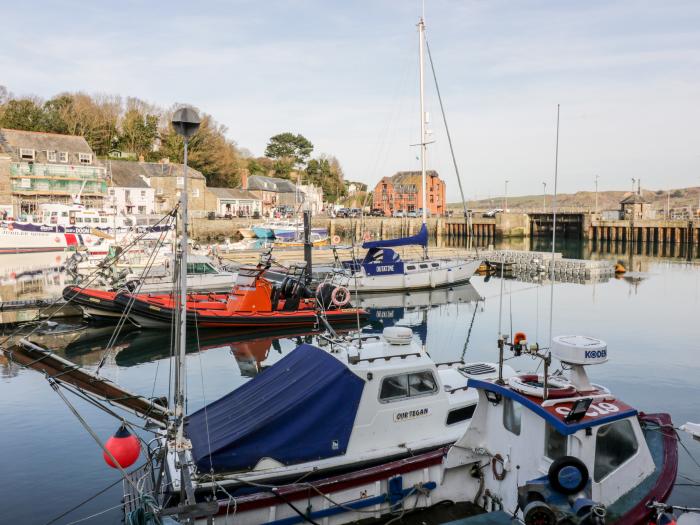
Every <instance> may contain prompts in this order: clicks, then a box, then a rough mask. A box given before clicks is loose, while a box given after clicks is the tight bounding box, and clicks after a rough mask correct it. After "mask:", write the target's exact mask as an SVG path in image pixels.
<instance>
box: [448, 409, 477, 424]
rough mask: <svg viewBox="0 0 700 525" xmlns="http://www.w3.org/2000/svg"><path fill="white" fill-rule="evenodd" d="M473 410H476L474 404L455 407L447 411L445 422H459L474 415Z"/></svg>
mask: <svg viewBox="0 0 700 525" xmlns="http://www.w3.org/2000/svg"><path fill="white" fill-rule="evenodd" d="M474 410H476V405H467V406H465V407H462V408H455V409H454V410H450V411H449V412H448V413H447V421H446V423H445V424H447V425H454V424H455V423H460V422H462V421H466V420H467V419H471V418H472V416H473V415H474Z"/></svg>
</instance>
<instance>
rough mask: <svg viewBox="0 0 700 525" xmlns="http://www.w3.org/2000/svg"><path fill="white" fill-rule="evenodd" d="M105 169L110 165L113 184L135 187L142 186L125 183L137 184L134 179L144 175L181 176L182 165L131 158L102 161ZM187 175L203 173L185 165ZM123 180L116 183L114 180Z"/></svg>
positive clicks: (196, 177) (148, 176) (191, 177)
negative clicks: (139, 160) (140, 160)
mask: <svg viewBox="0 0 700 525" xmlns="http://www.w3.org/2000/svg"><path fill="white" fill-rule="evenodd" d="M104 165H105V167H106V168H107V169H109V168H110V167H111V170H112V178H113V180H115V184H114V185H115V186H126V187H130V188H137V187H142V186H127V184H131V183H134V184H137V180H136V179H141V181H142V182H143V179H142V178H141V177H146V178H147V179H150V178H151V177H182V176H183V165H182V164H178V163H173V162H137V161H133V160H108V161H104ZM187 176H188V177H189V178H190V179H203V178H204V175H202V173H201V172H200V171H199V170H196V169H194V168H193V167H191V166H188V167H187ZM117 180H119V181H123V183H122V182H119V183H117V182H116V181H117ZM143 184H144V185H143V187H147V186H148V184H147V183H145V182H144V183H143Z"/></svg>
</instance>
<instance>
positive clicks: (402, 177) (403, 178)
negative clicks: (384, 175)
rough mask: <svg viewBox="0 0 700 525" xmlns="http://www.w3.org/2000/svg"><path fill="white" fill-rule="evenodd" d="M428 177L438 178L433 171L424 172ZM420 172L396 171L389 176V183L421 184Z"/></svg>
mask: <svg viewBox="0 0 700 525" xmlns="http://www.w3.org/2000/svg"><path fill="white" fill-rule="evenodd" d="M425 174H426V175H427V176H428V177H438V178H439V177H440V176H439V175H438V173H437V171H435V170H428V171H426V172H425ZM421 177H422V176H421V172H420V171H397V172H396V173H395V174H394V175H392V176H391V182H393V183H394V184H417V185H420V183H421Z"/></svg>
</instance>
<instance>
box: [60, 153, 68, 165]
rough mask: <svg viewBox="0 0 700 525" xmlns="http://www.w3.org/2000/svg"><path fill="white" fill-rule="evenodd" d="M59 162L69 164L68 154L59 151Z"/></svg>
mask: <svg viewBox="0 0 700 525" xmlns="http://www.w3.org/2000/svg"><path fill="white" fill-rule="evenodd" d="M58 162H68V152H67V151H59V152H58Z"/></svg>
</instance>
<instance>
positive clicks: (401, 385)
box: [379, 370, 437, 402]
mask: <svg viewBox="0 0 700 525" xmlns="http://www.w3.org/2000/svg"><path fill="white" fill-rule="evenodd" d="M435 392H437V383H436V382H435V378H434V377H433V373H432V372H429V371H427V370H426V371H425V372H413V373H411V374H401V375H396V376H389V377H385V378H384V379H383V380H382V387H381V390H380V393H379V400H380V401H382V402H388V401H398V400H400V399H405V398H407V397H419V396H426V395H430V394H433V393H435Z"/></svg>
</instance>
